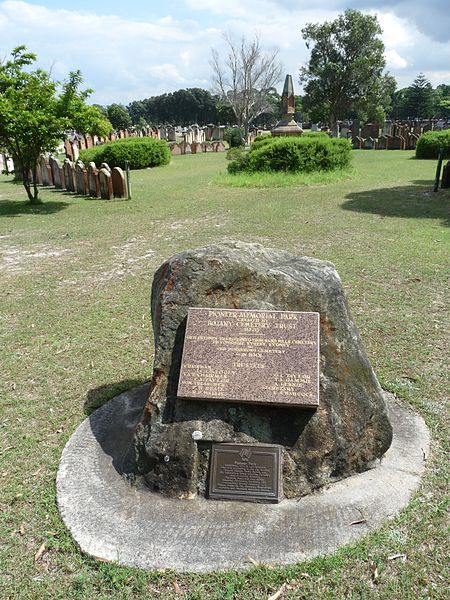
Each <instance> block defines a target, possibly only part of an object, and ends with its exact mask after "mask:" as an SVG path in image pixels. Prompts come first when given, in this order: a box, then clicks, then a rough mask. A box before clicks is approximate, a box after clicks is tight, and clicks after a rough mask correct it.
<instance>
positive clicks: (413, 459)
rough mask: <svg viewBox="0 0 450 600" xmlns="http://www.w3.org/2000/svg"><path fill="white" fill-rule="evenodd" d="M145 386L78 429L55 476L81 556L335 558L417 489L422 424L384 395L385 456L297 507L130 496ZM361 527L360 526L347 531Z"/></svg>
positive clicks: (200, 566) (152, 562)
mask: <svg viewBox="0 0 450 600" xmlns="http://www.w3.org/2000/svg"><path fill="white" fill-rule="evenodd" d="M147 393H148V386H147V385H143V386H140V387H138V388H135V389H133V390H130V391H129V392H125V393H123V394H121V395H120V396H117V397H116V398H114V399H112V400H111V401H110V402H108V403H107V404H106V405H105V406H103V407H102V408H100V409H98V410H97V411H96V412H95V413H94V414H93V415H91V417H90V418H88V419H86V420H85V421H83V423H81V425H80V426H79V427H78V429H77V430H76V431H75V433H74V434H73V436H72V437H71V438H70V440H69V442H68V443H67V445H66V447H65V449H64V451H63V454H62V458H61V463H60V467H59V471H58V476H57V495H58V505H59V509H60V512H61V515H62V518H63V520H64V523H65V524H66V525H67V527H68V528H69V530H70V532H71V533H72V535H73V537H74V539H75V540H76V542H77V543H78V544H79V546H80V548H81V550H82V551H83V552H85V553H87V554H89V555H91V556H93V557H97V558H101V559H103V560H109V561H115V562H118V563H120V564H122V565H129V566H133V567H140V568H143V569H168V568H170V569H176V570H178V571H195V572H207V571H213V570H223V569H231V568H237V569H242V568H248V567H250V566H251V563H250V561H249V559H248V557H251V558H252V559H253V560H256V561H259V562H262V563H266V564H269V563H270V564H287V563H295V562H298V561H301V560H304V559H308V558H312V557H314V556H317V555H322V554H328V553H332V552H334V551H335V550H336V549H337V548H339V547H340V546H342V545H343V544H346V543H348V542H351V541H353V540H357V539H358V538H361V537H362V536H364V535H366V534H367V533H368V532H369V531H370V530H372V529H375V528H376V527H379V526H380V524H381V523H382V522H383V521H385V520H386V519H389V518H392V517H394V515H395V514H396V513H397V512H398V511H399V510H400V509H401V508H402V507H404V506H405V505H406V504H407V503H408V501H409V498H410V497H411V494H412V492H413V491H414V490H415V489H416V488H417V487H418V485H419V482H420V478H421V474H422V472H423V470H424V453H425V454H427V453H428V447H429V434H428V430H427V427H426V425H425V423H424V421H423V420H422V418H421V417H420V416H418V415H417V414H415V413H413V412H412V411H411V410H410V409H409V408H407V407H405V406H404V405H403V404H402V403H400V402H399V401H398V400H396V399H395V398H394V397H393V396H391V395H387V402H388V406H389V413H390V419H391V422H392V425H393V429H394V439H393V443H392V446H391V448H390V449H389V451H388V452H387V453H386V455H385V456H384V457H383V459H382V461H381V463H380V464H379V465H378V466H377V467H376V468H374V469H372V470H370V471H366V472H364V473H360V474H357V475H354V476H352V477H349V478H347V479H345V480H344V481H340V482H337V483H335V484H333V485H331V486H330V487H329V488H327V489H325V490H322V491H321V492H319V493H316V494H314V495H311V496H306V497H304V498H301V499H300V500H283V501H282V502H281V503H280V504H251V503H241V502H234V501H231V502H226V501H216V500H205V499H204V498H199V499H195V500H176V499H169V498H163V497H161V496H159V495H157V494H153V493H151V492H149V491H148V490H146V489H134V488H132V487H130V486H129V485H128V484H127V483H126V482H125V481H124V479H123V478H122V476H121V460H122V457H123V456H124V455H125V454H126V451H127V448H128V446H129V444H130V441H131V435H132V431H133V427H134V426H135V424H136V423H137V421H138V419H139V417H140V415H141V411H142V408H143V405H144V403H145V399H146V396H147ZM360 519H365V522H364V523H361V524H359V525H351V523H352V522H353V521H356V520H360Z"/></svg>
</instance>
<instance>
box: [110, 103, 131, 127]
mask: <svg viewBox="0 0 450 600" xmlns="http://www.w3.org/2000/svg"><path fill="white" fill-rule="evenodd" d="M106 112H107V114H108V119H109V121H110V123H111V125H112V126H113V127H114V129H116V130H118V129H128V127H131V117H130V113H129V112H128V110H127V109H126V108H125V106H123V104H110V105H109V106H108V107H107V109H106Z"/></svg>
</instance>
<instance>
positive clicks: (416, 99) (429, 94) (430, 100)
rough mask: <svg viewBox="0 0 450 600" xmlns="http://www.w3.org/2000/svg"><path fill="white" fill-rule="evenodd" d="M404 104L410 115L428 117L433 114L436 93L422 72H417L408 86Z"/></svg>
mask: <svg viewBox="0 0 450 600" xmlns="http://www.w3.org/2000/svg"><path fill="white" fill-rule="evenodd" d="M406 106H407V110H408V116H410V117H414V118H429V117H432V116H433V115H434V114H435V111H436V109H437V107H436V95H435V92H434V90H433V87H432V85H431V83H430V82H429V81H428V79H427V78H426V77H425V75H424V74H423V73H419V74H418V75H417V77H416V78H415V79H414V81H413V82H412V85H410V87H409V88H408V94H407V99H406Z"/></svg>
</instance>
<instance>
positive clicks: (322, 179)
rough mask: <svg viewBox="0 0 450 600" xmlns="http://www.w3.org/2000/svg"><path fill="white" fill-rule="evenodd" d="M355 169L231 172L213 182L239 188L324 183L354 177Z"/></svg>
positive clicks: (219, 176)
mask: <svg viewBox="0 0 450 600" xmlns="http://www.w3.org/2000/svg"><path fill="white" fill-rule="evenodd" d="M354 174H355V170H354V169H351V168H349V169H336V170H335V171H317V172H315V173H280V172H269V171H260V172H258V173H245V172H243V173H236V174H233V175H231V174H230V173H226V174H221V175H217V177H215V178H214V179H213V182H214V183H215V184H217V185H220V186H225V187H238V188H283V187H298V186H301V185H323V184H329V183H335V182H336V181H340V180H341V179H352V177H353V176H354Z"/></svg>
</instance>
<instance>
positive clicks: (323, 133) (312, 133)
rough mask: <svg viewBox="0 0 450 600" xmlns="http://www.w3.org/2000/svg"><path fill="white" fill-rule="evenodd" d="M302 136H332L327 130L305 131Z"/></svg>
mask: <svg viewBox="0 0 450 600" xmlns="http://www.w3.org/2000/svg"><path fill="white" fill-rule="evenodd" d="M302 137H304V138H305V137H310V138H320V137H321V138H329V137H330V136H329V134H328V133H327V132H326V131H304V132H303V135H302Z"/></svg>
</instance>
